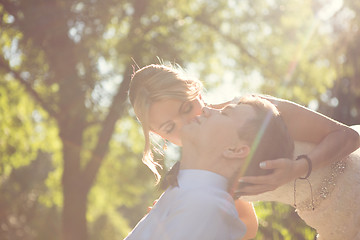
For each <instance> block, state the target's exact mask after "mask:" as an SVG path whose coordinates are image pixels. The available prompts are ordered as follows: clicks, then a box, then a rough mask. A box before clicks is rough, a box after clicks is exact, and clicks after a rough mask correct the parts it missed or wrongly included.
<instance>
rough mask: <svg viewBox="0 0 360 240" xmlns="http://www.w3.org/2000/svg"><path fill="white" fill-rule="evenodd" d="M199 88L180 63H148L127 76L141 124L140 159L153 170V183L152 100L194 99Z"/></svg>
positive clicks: (132, 103)
mask: <svg viewBox="0 0 360 240" xmlns="http://www.w3.org/2000/svg"><path fill="white" fill-rule="evenodd" d="M202 88H203V85H202V83H201V82H200V81H199V80H198V79H195V78H191V77H188V76H186V75H185V73H184V71H182V69H180V67H179V66H178V67H174V66H166V65H157V64H151V65H148V66H145V67H143V68H141V69H139V70H137V71H136V72H135V73H134V74H133V75H132V77H131V82H130V89H129V98H130V102H131V105H132V106H133V108H134V111H135V114H136V116H137V118H138V120H139V122H140V123H141V125H142V129H143V132H144V137H145V147H144V152H143V158H142V161H143V162H144V163H145V164H146V165H147V166H148V167H149V168H150V170H151V171H152V172H153V173H154V174H155V177H156V179H157V183H158V182H159V180H160V178H161V176H160V174H159V172H158V170H157V166H159V167H161V165H160V164H159V163H157V162H156V161H154V159H153V154H152V152H151V142H150V130H151V129H150V124H149V109H150V106H151V104H152V103H153V102H156V101H162V100H168V99H176V100H180V101H189V100H190V101H191V100H194V99H195V98H196V97H197V96H198V95H199V94H200V92H201V90H202Z"/></svg>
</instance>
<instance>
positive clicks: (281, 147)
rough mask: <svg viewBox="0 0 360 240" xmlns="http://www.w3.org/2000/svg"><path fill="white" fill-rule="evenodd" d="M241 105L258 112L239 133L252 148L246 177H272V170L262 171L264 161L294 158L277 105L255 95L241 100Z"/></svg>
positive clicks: (292, 148) (290, 138)
mask: <svg viewBox="0 0 360 240" xmlns="http://www.w3.org/2000/svg"><path fill="white" fill-rule="evenodd" d="M238 104H248V105H250V106H252V108H253V109H254V110H255V117H254V118H250V119H248V120H247V121H246V122H245V123H244V124H243V126H242V127H240V128H239V129H238V134H239V137H240V139H242V140H245V141H246V142H247V143H248V144H249V146H251V151H250V154H249V157H248V159H247V161H246V163H247V164H246V163H245V164H244V167H245V169H242V172H243V174H242V175H243V176H244V175H247V176H258V175H265V174H269V173H270V172H271V171H272V170H264V169H261V168H260V167H259V163H260V162H262V161H265V160H274V159H278V158H293V154H294V141H293V139H292V137H291V136H290V134H289V132H288V130H287V127H286V124H285V123H284V121H283V119H282V117H281V115H280V113H279V111H278V109H277V108H276V107H275V105H274V104H272V103H271V102H270V101H268V100H266V99H264V98H261V97H259V96H255V95H251V96H246V97H243V98H241V99H240V101H239V103H238Z"/></svg>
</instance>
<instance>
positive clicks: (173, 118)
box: [149, 96, 204, 146]
mask: <svg viewBox="0 0 360 240" xmlns="http://www.w3.org/2000/svg"><path fill="white" fill-rule="evenodd" d="M203 106H204V103H203V101H202V100H201V99H200V96H199V97H197V98H196V99H194V100H192V101H185V102H183V101H180V100H175V99H169V100H164V101H157V102H154V103H152V104H151V106H150V110H149V123H150V128H151V131H152V132H155V133H157V134H158V135H160V136H161V137H162V138H164V139H167V140H169V141H170V142H172V143H174V144H176V145H179V146H181V138H180V133H181V128H182V127H183V126H184V124H187V123H189V122H190V121H191V120H193V119H195V117H196V116H199V115H200V114H201V111H202V108H203Z"/></svg>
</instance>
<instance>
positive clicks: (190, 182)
mask: <svg viewBox="0 0 360 240" xmlns="http://www.w3.org/2000/svg"><path fill="white" fill-rule="evenodd" d="M258 129H263V131H261V132H259V131H258ZM258 134H260V135H261V136H260V139H259V141H258V142H257V143H256V144H252V143H253V142H254V140H255V138H256V137H257V136H259V135H258ZM181 140H182V145H183V147H182V157H181V160H180V163H181V167H182V169H181V170H180V172H179V175H178V179H177V180H178V181H177V183H176V184H174V185H173V186H171V187H169V188H168V189H167V190H166V191H165V192H164V193H163V195H162V196H161V197H160V198H159V200H158V201H157V203H156V204H155V206H154V207H153V208H152V210H151V211H150V213H149V214H148V215H147V216H145V217H144V218H143V219H142V220H141V221H140V222H139V223H138V225H137V226H136V227H135V228H134V230H133V231H132V232H131V233H130V235H129V236H128V237H127V238H126V240H131V239H244V237H245V234H246V227H245V225H244V224H243V223H242V221H241V220H240V219H239V217H238V213H237V211H236V208H235V205H234V201H233V197H234V196H233V195H232V194H230V193H232V192H234V190H235V189H234V188H235V187H237V179H238V177H239V176H240V174H241V173H242V172H243V171H245V168H246V169H247V171H248V172H251V173H252V174H256V173H257V172H258V171H259V172H261V171H264V170H261V169H260V168H259V167H258V164H259V160H262V156H263V155H266V156H269V157H272V158H280V157H286V158H291V157H292V153H293V149H294V145H293V142H292V140H291V137H290V136H289V135H288V133H287V130H286V127H285V125H284V123H283V122H282V119H281V117H280V115H279V113H278V111H277V109H276V108H275V107H274V106H273V105H272V104H271V103H270V102H268V101H267V100H265V99H261V98H259V97H247V98H243V99H242V100H241V101H240V102H239V104H237V105H235V104H230V105H228V106H227V107H225V108H224V109H222V110H214V109H210V108H206V107H204V108H203V113H202V114H201V116H199V117H197V118H196V119H194V120H193V121H192V122H190V123H189V124H187V125H185V126H184V127H183V128H182V131H181ZM248 160H249V161H248ZM254 234H256V230H255V231H252V233H250V234H249V231H248V234H247V236H246V237H245V239H249V238H254V237H255V235H254Z"/></svg>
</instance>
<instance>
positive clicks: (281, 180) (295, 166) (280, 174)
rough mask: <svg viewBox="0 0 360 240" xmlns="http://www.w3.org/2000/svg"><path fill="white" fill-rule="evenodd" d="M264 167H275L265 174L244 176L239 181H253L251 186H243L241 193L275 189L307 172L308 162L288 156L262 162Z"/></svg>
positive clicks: (249, 193)
mask: <svg viewBox="0 0 360 240" xmlns="http://www.w3.org/2000/svg"><path fill="white" fill-rule="evenodd" d="M260 168H262V169H273V170H274V171H273V172H272V173H270V174H268V175H263V176H244V177H241V178H240V179H239V183H252V184H253V185H251V186H245V187H242V188H241V189H240V190H239V191H240V192H241V195H257V194H260V193H264V192H268V191H273V190H275V189H277V188H278V187H280V186H282V185H284V184H285V183H288V182H290V181H292V180H294V179H296V178H298V177H300V176H302V175H305V174H306V172H307V163H306V162H305V161H303V160H299V161H295V160H292V159H288V158H279V159H276V160H268V161H264V162H261V163H260Z"/></svg>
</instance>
